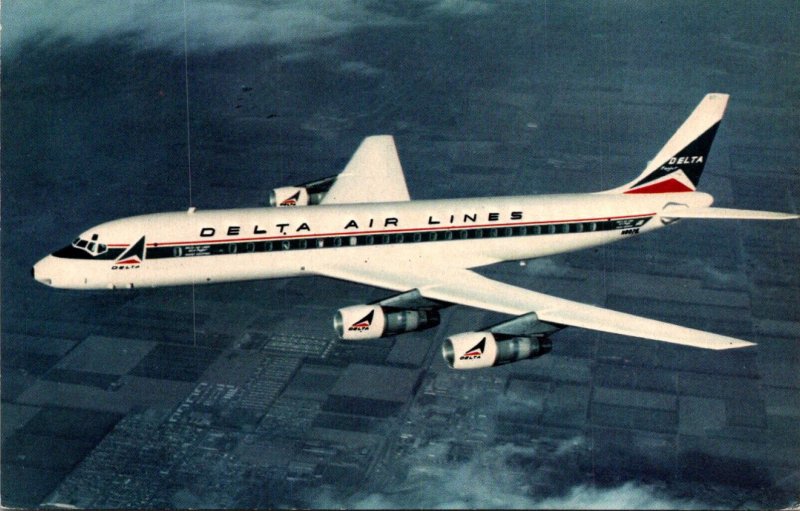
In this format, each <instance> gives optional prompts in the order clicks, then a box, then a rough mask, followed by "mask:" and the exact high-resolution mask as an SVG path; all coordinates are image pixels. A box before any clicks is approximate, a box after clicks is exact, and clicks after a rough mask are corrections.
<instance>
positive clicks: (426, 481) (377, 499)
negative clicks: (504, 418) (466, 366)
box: [308, 437, 711, 509]
mask: <svg viewBox="0 0 800 511" xmlns="http://www.w3.org/2000/svg"><path fill="white" fill-rule="evenodd" d="M583 448H585V441H584V439H583V438H582V437H576V438H572V439H568V440H564V441H562V442H561V444H559V445H558V446H557V447H556V448H555V450H554V451H553V452H550V451H548V453H547V455H546V457H545V456H543V455H544V453H541V452H539V449H538V448H536V447H532V446H519V445H514V444H502V445H495V446H492V447H490V448H486V449H480V450H476V451H475V453H474V455H473V456H472V457H471V458H470V459H468V460H467V461H465V462H463V463H455V462H446V461H444V460H446V459H448V458H447V452H448V450H449V448H448V444H447V442H446V441H443V442H437V443H436V444H433V445H429V446H426V447H424V448H422V449H419V450H417V451H415V452H413V453H412V454H410V455H409V458H408V459H406V460H405V461H404V462H406V463H408V464H409V471H408V476H407V478H406V480H405V481H403V483H401V485H400V489H398V490H396V491H392V492H361V493H356V494H353V495H339V494H337V493H336V492H335V491H334V490H330V489H326V490H323V491H321V492H319V491H316V492H315V494H314V495H313V496H312V497H311V498H310V499H309V502H308V505H309V506H311V507H322V508H337V509H342V508H353V509H398V508H399V509H409V508H429V509H460V508H479V509H481V508H482V509H708V508H710V507H711V506H710V505H709V503H707V502H702V501H701V500H699V499H692V500H687V499H684V498H675V497H671V496H669V495H668V494H666V493H665V492H663V491H662V490H661V489H659V488H657V487H655V486H651V485H645V484H638V483H635V482H626V483H624V484H621V485H619V486H615V487H611V488H602V487H596V486H593V485H591V484H586V483H580V482H578V483H572V484H569V483H567V484H565V482H566V481H567V480H570V479H574V477H575V474H574V473H571V472H570V469H568V468H564V466H569V463H568V459H569V458H570V457H571V456H573V455H574V454H575V450H576V449H583ZM515 459H516V460H517V462H516V463H515V461H514V460H515ZM520 459H523V460H535V461H534V463H542V465H541V466H537V467H536V468H531V467H530V466H528V465H527V464H526V463H520V462H519V461H518V460H520ZM559 479H560V480H559ZM542 488H544V489H545V490H544V491H546V492H547V493H548V495H540V494H538V493H540V492H541V491H543V490H541V489H542Z"/></svg>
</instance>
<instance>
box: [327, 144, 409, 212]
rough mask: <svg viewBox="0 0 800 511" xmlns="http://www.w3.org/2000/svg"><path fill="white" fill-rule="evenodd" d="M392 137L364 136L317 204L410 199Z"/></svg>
mask: <svg viewBox="0 0 800 511" xmlns="http://www.w3.org/2000/svg"><path fill="white" fill-rule="evenodd" d="M409 200H411V197H410V196H409V195H408V187H406V178H405V176H404V175H403V167H401V166H400V158H399V157H398V156H397V148H396V147H395V145H394V137H392V136H391V135H375V136H372V137H367V138H365V139H364V141H363V142H361V145H360V146H358V149H356V152H355V153H353V157H352V158H350V161H349V162H348V163H347V166H346V167H345V168H344V170H343V171H342V172H341V174H339V175H338V176H337V177H336V182H335V183H334V184H333V186H331V189H330V190H328V193H327V194H326V195H325V198H324V199H322V202H320V204H355V203H361V202H400V201H409Z"/></svg>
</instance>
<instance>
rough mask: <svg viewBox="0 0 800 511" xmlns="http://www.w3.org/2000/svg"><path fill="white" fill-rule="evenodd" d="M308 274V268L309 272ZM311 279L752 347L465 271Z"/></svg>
mask: <svg viewBox="0 0 800 511" xmlns="http://www.w3.org/2000/svg"><path fill="white" fill-rule="evenodd" d="M310 269H311V268H310ZM311 270H312V271H313V272H314V273H316V274H319V275H324V276H327V277H332V278H336V279H341V280H347V281H351V282H356V283H360V284H368V285H372V286H376V287H381V288H385V289H391V290H394V291H409V290H411V289H417V290H418V291H419V293H420V294H421V295H422V296H424V297H426V298H429V299H432V300H439V301H442V302H448V303H458V304H461V305H468V306H470V307H476V308H480V309H487V310H492V311H496V312H501V313H505V314H512V315H522V314H527V313H530V312H535V313H536V316H537V317H538V319H539V320H540V321H543V322H546V323H550V324H554V325H559V326H561V325H565V326H576V327H581V328H586V329H589V330H597V331H601V332H609V333H613V334H619V335H627V336H631V337H639V338H643V339H651V340H655V341H663V342H668V343H673V344H683V345H686V346H694V347H698V348H705V349H713V350H724V349H731V348H742V347H746V346H751V345H753V344H754V343H751V342H748V341H743V340H741V339H736V338H733V337H727V336H724V335H718V334H713V333H709V332H704V331H701V330H695V329H693V328H687V327H682V326H679V325H675V324H671V323H666V322H663V321H657V320H654V319H648V318H643V317H640V316H635V315H633V314H627V313H624V312H617V311H613V310H610V309H605V308H602V307H596V306H593V305H587V304H584V303H580V302H575V301H572V300H566V299H563V298H557V297H554V296H550V295H546V294H543V293H537V292H535V291H530V290H528V289H523V288H520V287H517V286H513V285H510V284H505V283H503V282H498V281H496V280H492V279H489V278H486V277H483V276H481V275H478V274H477V273H475V272H473V271H470V270H464V269H450V268H441V267H428V268H422V269H420V268H414V269H413V270H405V269H403V268H400V267H388V266H382V265H377V266H376V265H373V264H370V265H364V266H363V267H353V266H350V265H344V264H342V265H330V264H328V265H325V266H321V267H317V268H313V269H311Z"/></svg>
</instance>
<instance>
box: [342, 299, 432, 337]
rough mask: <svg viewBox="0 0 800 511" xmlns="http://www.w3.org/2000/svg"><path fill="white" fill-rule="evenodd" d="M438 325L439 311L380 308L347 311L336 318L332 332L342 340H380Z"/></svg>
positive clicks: (355, 308)
mask: <svg viewBox="0 0 800 511" xmlns="http://www.w3.org/2000/svg"><path fill="white" fill-rule="evenodd" d="M438 324H439V311H438V310H436V309H413V310H401V309H394V308H388V307H386V308H384V307H381V306H380V305H353V306H352V307H345V308H343V309H339V310H338V311H337V312H336V315H335V316H334V317H333V328H334V329H336V333H338V334H339V337H340V338H342V339H344V340H347V341H360V340H369V339H378V338H379V337H386V336H388V335H395V334H402V333H406V332H414V331H416V330H424V329H426V328H432V327H435V326H436V325H438Z"/></svg>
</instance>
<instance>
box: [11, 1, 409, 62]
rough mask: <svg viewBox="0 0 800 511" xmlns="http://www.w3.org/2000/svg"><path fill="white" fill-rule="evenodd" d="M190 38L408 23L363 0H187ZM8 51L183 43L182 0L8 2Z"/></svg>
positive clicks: (179, 46)
mask: <svg viewBox="0 0 800 511" xmlns="http://www.w3.org/2000/svg"><path fill="white" fill-rule="evenodd" d="M186 6H187V12H186V25H187V26H188V36H187V42H188V43H189V45H190V47H191V49H193V50H196V51H204V50H205V51H213V50H218V49H222V48H231V47H236V46H242V45H248V44H292V43H303V42H309V41H316V40H320V39H324V38H327V37H333V36H338V35H342V34H345V33H348V32H351V31H353V30H356V29H358V28H363V27H376V26H389V25H398V24H401V23H404V21H403V20H402V19H399V18H396V17H393V16H391V15H389V14H386V13H384V12H381V11H379V10H376V9H370V8H369V7H368V6H366V5H364V4H362V3H359V2H352V1H351V2H345V1H342V2H330V1H328V0H301V1H275V2H258V3H257V2H252V1H245V0H186ZM3 7H4V12H3V40H4V46H5V48H4V49H6V50H7V51H8V50H11V51H18V50H19V49H20V48H21V47H22V46H23V45H24V44H37V45H47V44H61V43H63V42H76V43H79V44H90V43H93V42H96V41H99V40H104V39H112V40H114V39H122V38H134V39H135V40H136V42H137V43H138V44H141V45H143V46H144V47H167V48H170V49H172V50H173V51H175V52H182V51H183V36H184V2H183V0H130V1H123V0H71V1H70V2H52V1H50V0H25V1H17V2H10V5H4V6H3Z"/></svg>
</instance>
